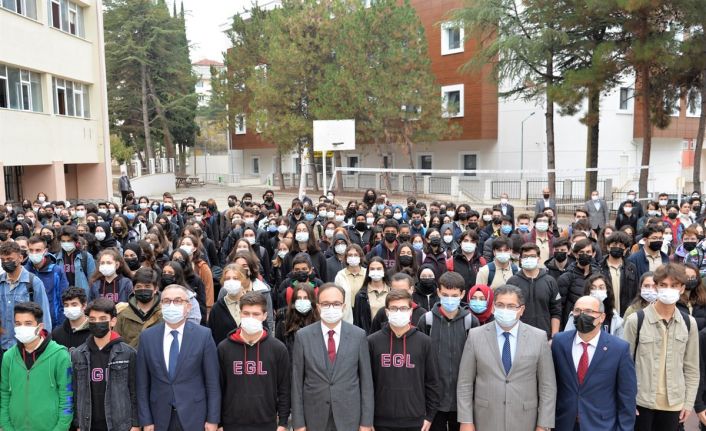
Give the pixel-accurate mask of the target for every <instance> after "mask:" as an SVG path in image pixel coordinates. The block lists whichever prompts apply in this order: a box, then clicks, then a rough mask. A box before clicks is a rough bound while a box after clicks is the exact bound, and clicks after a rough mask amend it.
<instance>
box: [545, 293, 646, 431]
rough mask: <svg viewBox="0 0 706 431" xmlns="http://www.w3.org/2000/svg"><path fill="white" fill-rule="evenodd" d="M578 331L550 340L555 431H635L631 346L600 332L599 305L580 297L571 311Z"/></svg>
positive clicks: (633, 374) (633, 367)
mask: <svg viewBox="0 0 706 431" xmlns="http://www.w3.org/2000/svg"><path fill="white" fill-rule="evenodd" d="M572 315H573V319H574V322H575V324H576V328H577V330H573V331H566V332H561V333H559V334H557V335H556V336H555V337H554V339H553V341H552V357H553V358H554V368H555V370H556V383H557V397H556V400H557V401H556V422H555V425H556V428H555V429H556V430H557V431H572V430H579V429H580V430H581V431H605V430H615V431H628V430H630V431H631V430H633V429H634V427H635V399H636V397H637V377H636V375H635V365H634V364H633V361H632V358H631V357H630V345H629V344H628V343H627V342H626V341H624V340H622V339H620V338H618V337H614V336H612V335H610V334H608V333H607V332H605V331H602V330H601V327H602V323H603V320H604V319H605V310H604V308H603V302H602V301H599V300H598V299H596V298H594V297H592V296H583V297H581V298H579V299H578V300H577V301H576V304H574V309H573V310H572Z"/></svg>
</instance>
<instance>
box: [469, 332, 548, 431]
mask: <svg viewBox="0 0 706 431" xmlns="http://www.w3.org/2000/svg"><path fill="white" fill-rule="evenodd" d="M518 324H519V325H520V327H519V328H518V332H517V346H516V349H515V351H516V353H515V359H514V360H513V362H512V368H511V369H510V374H508V375H505V369H504V368H503V364H502V360H501V359H500V349H499V347H498V341H497V332H496V324H495V323H493V322H491V323H488V324H486V325H483V326H481V327H478V328H473V329H471V330H470V331H469V332H468V338H467V339H466V345H465V347H464V348H463V356H462V358H461V366H460V368H459V369H460V370H461V371H460V372H459V375H458V385H457V390H456V392H457V395H458V421H459V422H460V423H473V424H474V425H475V427H476V430H477V431H535V429H536V427H545V428H552V427H554V413H555V405H556V378H555V375H554V361H553V360H552V353H551V349H550V348H549V343H547V333H546V332H545V331H542V330H539V329H537V328H534V327H532V326H529V325H526V324H524V323H522V322H519V323H518Z"/></svg>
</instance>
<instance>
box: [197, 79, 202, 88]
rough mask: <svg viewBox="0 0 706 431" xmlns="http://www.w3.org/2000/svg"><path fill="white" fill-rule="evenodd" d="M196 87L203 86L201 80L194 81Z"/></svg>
mask: <svg viewBox="0 0 706 431" xmlns="http://www.w3.org/2000/svg"><path fill="white" fill-rule="evenodd" d="M196 88H203V80H201V79H199V80H198V81H196Z"/></svg>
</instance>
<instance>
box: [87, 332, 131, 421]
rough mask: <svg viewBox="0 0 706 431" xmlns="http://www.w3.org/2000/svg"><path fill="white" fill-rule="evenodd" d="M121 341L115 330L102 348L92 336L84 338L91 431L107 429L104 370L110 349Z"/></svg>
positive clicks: (106, 367)
mask: <svg viewBox="0 0 706 431" xmlns="http://www.w3.org/2000/svg"><path fill="white" fill-rule="evenodd" d="M122 341H123V339H122V338H120V334H118V333H117V332H111V333H110V341H109V342H108V344H106V345H105V347H103V348H102V349H99V348H98V345H96V342H95V340H94V339H93V337H88V340H86V345H87V346H88V351H89V352H90V355H91V359H90V364H91V431H107V430H108V424H107V423H106V417H105V390H106V387H107V382H106V379H107V375H106V372H105V370H107V369H108V363H109V362H110V349H111V348H112V347H113V345H114V344H118V343H121V342H122ZM126 395H127V394H126Z"/></svg>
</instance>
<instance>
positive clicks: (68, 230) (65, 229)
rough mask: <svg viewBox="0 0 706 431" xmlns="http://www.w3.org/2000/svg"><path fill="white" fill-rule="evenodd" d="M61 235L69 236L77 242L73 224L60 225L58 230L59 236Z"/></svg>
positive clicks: (76, 233)
mask: <svg viewBox="0 0 706 431" xmlns="http://www.w3.org/2000/svg"><path fill="white" fill-rule="evenodd" d="M62 236H68V237H70V238H71V241H73V242H77V241H78V232H76V228H75V227H73V226H62V228H61V230H60V231H59V238H61V237H62Z"/></svg>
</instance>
